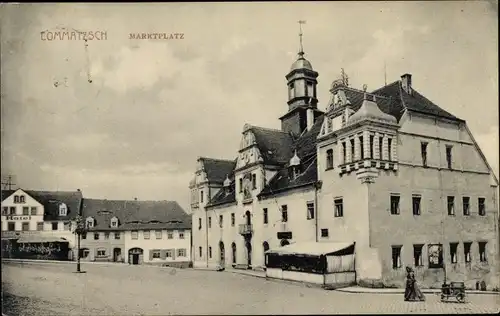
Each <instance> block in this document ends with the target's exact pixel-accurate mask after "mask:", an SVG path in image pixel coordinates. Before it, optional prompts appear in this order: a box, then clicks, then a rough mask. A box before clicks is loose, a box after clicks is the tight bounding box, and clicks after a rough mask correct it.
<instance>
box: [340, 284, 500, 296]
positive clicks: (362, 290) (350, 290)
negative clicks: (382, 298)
mask: <svg viewBox="0 0 500 316" xmlns="http://www.w3.org/2000/svg"><path fill="white" fill-rule="evenodd" d="M420 290H421V291H422V293H426V294H439V293H441V289H420ZM336 291H339V292H347V293H373V294H404V292H405V289H403V288H397V289H394V288H382V289H375V288H368V287H360V286H349V287H344V288H340V289H336ZM465 292H466V294H490V295H500V292H494V291H477V290H465Z"/></svg>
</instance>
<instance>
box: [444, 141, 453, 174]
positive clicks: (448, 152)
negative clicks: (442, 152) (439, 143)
mask: <svg viewBox="0 0 500 316" xmlns="http://www.w3.org/2000/svg"><path fill="white" fill-rule="evenodd" d="M452 147H453V146H451V145H446V164H447V167H448V169H451V167H452V162H453V161H452V155H451V149H452Z"/></svg>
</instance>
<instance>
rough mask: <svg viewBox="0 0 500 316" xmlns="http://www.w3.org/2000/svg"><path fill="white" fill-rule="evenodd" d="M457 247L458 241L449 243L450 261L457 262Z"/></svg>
mask: <svg viewBox="0 0 500 316" xmlns="http://www.w3.org/2000/svg"><path fill="white" fill-rule="evenodd" d="M457 249H458V242H452V243H450V261H451V263H457V261H458V260H457Z"/></svg>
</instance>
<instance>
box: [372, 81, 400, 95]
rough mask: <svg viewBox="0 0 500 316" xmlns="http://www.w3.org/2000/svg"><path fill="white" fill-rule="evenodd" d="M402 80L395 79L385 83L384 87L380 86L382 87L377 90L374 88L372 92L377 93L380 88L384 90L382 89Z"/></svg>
mask: <svg viewBox="0 0 500 316" xmlns="http://www.w3.org/2000/svg"><path fill="white" fill-rule="evenodd" d="M400 81H401V80H396V81H393V82H391V83H389V84H386V85H384V86H383V87H380V88H378V89H376V90H373V91H372V92H371V94H376V93H377V92H379V91H380V90H382V89H384V88H386V87H389V86H392V85H393V84H395V83H399V82H400Z"/></svg>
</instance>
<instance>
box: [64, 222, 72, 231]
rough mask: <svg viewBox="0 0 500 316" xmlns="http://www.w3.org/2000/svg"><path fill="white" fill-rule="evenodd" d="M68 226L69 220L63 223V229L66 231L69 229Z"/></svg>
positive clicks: (69, 224)
mask: <svg viewBox="0 0 500 316" xmlns="http://www.w3.org/2000/svg"><path fill="white" fill-rule="evenodd" d="M70 227H71V223H69V222H65V223H64V230H66V231H68V230H69V229H70Z"/></svg>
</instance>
